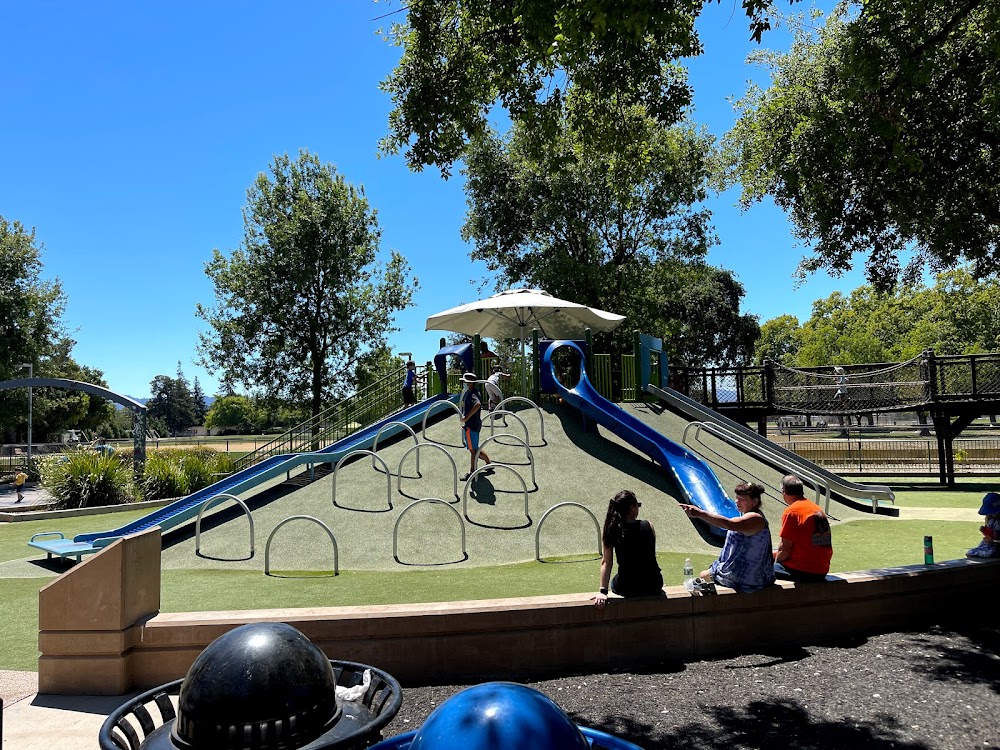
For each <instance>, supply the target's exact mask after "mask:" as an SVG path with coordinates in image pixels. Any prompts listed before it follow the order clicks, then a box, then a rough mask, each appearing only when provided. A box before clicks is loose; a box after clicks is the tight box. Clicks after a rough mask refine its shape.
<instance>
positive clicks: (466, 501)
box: [462, 464, 531, 531]
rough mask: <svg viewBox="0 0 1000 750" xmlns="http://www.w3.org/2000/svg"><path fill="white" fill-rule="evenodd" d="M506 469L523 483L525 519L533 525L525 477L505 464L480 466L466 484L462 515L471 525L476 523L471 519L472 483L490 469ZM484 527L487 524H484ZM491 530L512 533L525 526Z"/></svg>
mask: <svg viewBox="0 0 1000 750" xmlns="http://www.w3.org/2000/svg"><path fill="white" fill-rule="evenodd" d="M494 468H496V469H506V470H507V471H509V472H510V473H511V474H513V475H514V476H515V477H517V478H518V480H519V481H520V482H521V489H522V490H524V517H525V518H527V519H528V525H529V526H530V525H531V516H530V515H528V485H527V484H526V483H525V481H524V477H522V476H521V475H520V474H518V473H517V472H516V471H514V470H513V469H512V468H510V467H509V466H505V465H504V464H487V465H486V466H480V467H479V468H478V469H476V470H475V471H474V472H472V474H471V475H470V476H469V481H467V482H466V483H465V490H464V491H463V492H462V515H463V516H465V520H466V521H468V522H469V523H476V522H475V521H473V520H472V519H471V518H469V487H471V486H472V481H473V480H474V479H475V478H476V477H478V476H479V475H480V474H482V473H483V472H484V471H489V470H490V469H494ZM483 525H484V526H485V525H486V524H483ZM489 528H491V529H502V530H505V531H510V530H513V529H520V528H524V527H523V526H490V527H489Z"/></svg>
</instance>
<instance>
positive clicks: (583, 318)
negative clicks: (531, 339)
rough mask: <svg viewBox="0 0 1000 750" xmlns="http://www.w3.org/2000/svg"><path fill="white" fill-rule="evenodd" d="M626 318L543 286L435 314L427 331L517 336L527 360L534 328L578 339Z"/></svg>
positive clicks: (550, 336) (544, 333)
mask: <svg viewBox="0 0 1000 750" xmlns="http://www.w3.org/2000/svg"><path fill="white" fill-rule="evenodd" d="M624 321H625V316H624V315H615V314H614V313H609V312H605V311H604V310H598V309H596V308H593V307H587V306H586V305H581V304H579V303H577V302H568V301H567V300H563V299H559V298H558V297H553V296H552V295H551V294H549V293H548V292H546V291H543V290H542V289H508V290H507V291H505V292H500V293H499V294H494V295H493V296H492V297H489V298H487V299H484V300H479V301H478V302H469V303H468V304H465V305H459V306H458V307H453V308H451V309H450V310H445V311H444V312H439V313H437V314H436V315H431V316H430V317H429V318H427V325H426V326H425V328H424V330H427V331H454V332H455V333H464V334H467V335H469V336H474V335H476V334H479V335H480V336H482V337H486V338H491V339H512V338H517V339H520V341H521V358H522V360H523V358H524V341H525V338H526V336H527V334H528V333H529V332H530V331H531V330H532V329H533V328H537V329H538V330H539V331H541V333H542V336H543V337H545V338H548V339H574V338H576V339H578V338H580V337H581V336H582V335H583V332H584V331H585V330H586V329H587V328H591V329H593V330H595V331H601V332H608V331H613V330H614V329H616V328H617V327H618V326H620V325H621V324H622V323H623V322H624ZM524 379H525V376H522V381H523V380H524ZM522 387H524V383H523V382H522Z"/></svg>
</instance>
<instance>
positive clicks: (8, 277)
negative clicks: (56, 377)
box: [0, 216, 66, 434]
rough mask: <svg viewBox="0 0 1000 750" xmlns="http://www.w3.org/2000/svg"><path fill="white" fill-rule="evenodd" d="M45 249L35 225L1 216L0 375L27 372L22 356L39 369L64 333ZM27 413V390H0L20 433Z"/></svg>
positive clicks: (4, 415) (1, 406)
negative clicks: (45, 272) (46, 273)
mask: <svg viewBox="0 0 1000 750" xmlns="http://www.w3.org/2000/svg"><path fill="white" fill-rule="evenodd" d="M41 252H42V246H41V244H40V243H39V242H38V241H37V240H36V239H35V230H34V229H32V230H31V231H28V230H27V229H25V227H24V226H23V225H22V224H21V223H20V222H18V221H14V222H13V223H12V222H9V221H8V220H7V219H5V218H4V217H3V216H0V380H12V379H15V378H24V377H27V376H28V372H27V370H22V369H19V368H18V365H20V364H21V363H23V362H31V363H32V364H34V365H35V375H41V368H40V367H38V362H39V360H40V359H41V358H42V357H43V356H45V355H46V354H47V353H48V352H49V351H50V349H51V347H52V345H53V344H54V343H55V342H56V341H58V340H59V339H60V338H61V337H63V336H64V335H65V334H64V330H63V325H62V320H61V319H62V314H63V311H64V310H65V307H66V298H65V295H64V294H63V290H62V284H61V283H60V282H59V280H58V279H55V280H51V281H50V280H46V279H43V278H42V259H41ZM27 413H28V394H27V391H24V392H22V391H21V390H20V389H19V390H16V391H3V392H0V421H2V422H3V423H4V424H8V425H14V427H15V429H16V430H17V432H18V433H19V434H21V433H23V432H24V431H25V430H26V428H27Z"/></svg>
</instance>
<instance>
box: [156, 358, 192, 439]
mask: <svg viewBox="0 0 1000 750" xmlns="http://www.w3.org/2000/svg"><path fill="white" fill-rule="evenodd" d="M178 375H181V377H178V378H171V377H169V376H168V375H157V376H156V377H154V378H153V380H152V381H151V382H150V384H149V393H150V399H149V401H147V402H146V411H147V416H148V418H149V419H158V420H162V422H163V424H164V425H166V427H167V430H168V431H169V432H170V434H171V435H177V434H179V433H181V432H183V431H184V430H186V429H188V428H189V427H191V426H192V425H193V424H194V419H195V414H194V402H193V400H192V398H191V390H190V389H189V388H188V385H187V381H186V380H185V379H184V378H183V373H181V372H180V367H178Z"/></svg>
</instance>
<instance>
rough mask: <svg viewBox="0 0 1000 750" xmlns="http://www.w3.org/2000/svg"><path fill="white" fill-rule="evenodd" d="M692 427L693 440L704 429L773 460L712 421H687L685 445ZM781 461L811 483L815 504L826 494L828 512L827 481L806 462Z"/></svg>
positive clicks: (803, 479) (828, 495)
mask: <svg viewBox="0 0 1000 750" xmlns="http://www.w3.org/2000/svg"><path fill="white" fill-rule="evenodd" d="M692 428H693V429H694V439H695V440H697V439H698V436H699V434H700V433H701V431H702V430H706V431H707V432H710V433H711V434H713V435H715V436H716V437H717V438H720V439H722V440H725V441H726V442H728V443H729V444H730V445H735V446H736V447H737V448H739V449H740V450H741V451H743V452H744V453H750V454H751V455H753V456H754V457H755V458H758V459H760V460H762V461H769V460H773V456H772V455H771V454H769V453H768V452H767V451H764V450H762V449H761V448H760V447H759V446H755V445H742V444H740V443H739V441H738V439H737V438H736V436H735V435H732V434H730V433H729V432H727V431H726V430H724V429H723V428H722V427H720V426H718V425H716V424H715V423H713V422H689V423H688V425H687V426H686V427H685V428H684V435H683V436H682V437H681V440H682V441H683V442H684V444H685V445H688V446H689V447H691V446H690V444H689V443H688V432H690V431H691V429H692ZM783 461H784V464H783V465H784V466H785V467H787V469H788V470H789V471H791V472H794V473H795V475H796V476H798V478H799V479H801V480H802V481H803V482H805V483H806V484H809V485H812V487H813V489H814V490H816V504H817V505H819V504H820V501H821V500H822V499H823V497H824V495H825V496H826V502H825V503H824V508H823V510H824V512H826V513H829V512H830V498H831V496H832V495H831V492H830V485H829V483H828V482H825V481H823V479H822V478H820V477H817V476H814V475H813V473H812V472H811V471H810V470H809V467H808V466H807V465H806V464H803V463H801V462H799V461H793V460H791V459H783Z"/></svg>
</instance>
